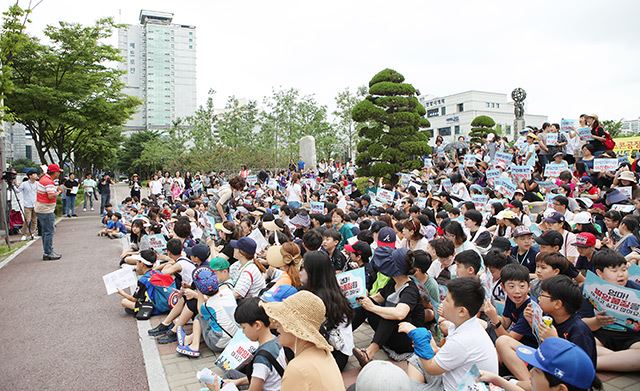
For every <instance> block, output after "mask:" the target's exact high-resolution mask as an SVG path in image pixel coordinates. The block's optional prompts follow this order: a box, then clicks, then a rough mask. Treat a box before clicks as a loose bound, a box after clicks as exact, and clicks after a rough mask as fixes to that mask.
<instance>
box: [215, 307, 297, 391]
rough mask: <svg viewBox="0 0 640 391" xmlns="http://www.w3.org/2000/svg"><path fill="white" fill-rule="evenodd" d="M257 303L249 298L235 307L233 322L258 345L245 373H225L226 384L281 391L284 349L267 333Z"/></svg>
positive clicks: (265, 319) (266, 319)
mask: <svg viewBox="0 0 640 391" xmlns="http://www.w3.org/2000/svg"><path fill="white" fill-rule="evenodd" d="M259 303H260V299H259V298H257V297H252V298H248V299H244V300H242V301H241V302H240V304H239V305H238V308H237V309H236V312H235V315H234V318H235V321H236V322H237V323H238V324H240V327H241V328H242V331H243V332H244V334H245V335H246V336H247V338H249V339H250V340H252V341H258V343H259V344H260V345H259V346H258V349H257V350H256V352H255V353H254V354H253V359H252V360H251V362H249V363H248V364H247V366H248V368H247V370H246V371H245V372H248V374H247V375H245V373H242V372H240V371H237V370H231V371H227V372H226V373H225V380H224V382H225V383H234V384H235V385H236V387H241V386H243V385H247V384H248V385H249V389H250V390H251V391H261V390H264V391H277V390H280V384H281V382H282V375H283V374H284V368H285V367H286V366H287V362H286V358H285V355H284V349H283V348H282V346H281V345H280V342H279V341H278V339H277V338H276V337H275V336H274V335H273V334H272V333H271V330H270V329H269V325H270V320H269V316H267V314H266V312H264V309H263V308H262V307H261V306H260V305H259ZM208 387H209V389H211V390H213V389H214V388H213V386H209V385H208Z"/></svg>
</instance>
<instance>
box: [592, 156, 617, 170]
mask: <svg viewBox="0 0 640 391" xmlns="http://www.w3.org/2000/svg"><path fill="white" fill-rule="evenodd" d="M619 164H620V162H619V161H618V159H617V158H616V159H593V171H595V172H609V171H615V170H617V169H618V165H619Z"/></svg>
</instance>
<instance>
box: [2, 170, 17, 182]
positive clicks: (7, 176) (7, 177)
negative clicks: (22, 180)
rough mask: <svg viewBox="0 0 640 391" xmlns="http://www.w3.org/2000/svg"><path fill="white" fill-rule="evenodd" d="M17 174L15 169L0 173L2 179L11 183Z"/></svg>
mask: <svg viewBox="0 0 640 391" xmlns="http://www.w3.org/2000/svg"><path fill="white" fill-rule="evenodd" d="M17 175H18V173H17V172H15V171H4V172H3V173H2V180H3V181H6V182H7V183H12V182H13V181H15V180H16V176H17Z"/></svg>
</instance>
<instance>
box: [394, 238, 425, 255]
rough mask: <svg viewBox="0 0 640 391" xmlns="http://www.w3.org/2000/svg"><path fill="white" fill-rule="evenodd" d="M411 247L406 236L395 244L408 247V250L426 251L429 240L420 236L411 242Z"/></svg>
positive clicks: (398, 246) (399, 246)
mask: <svg viewBox="0 0 640 391" xmlns="http://www.w3.org/2000/svg"><path fill="white" fill-rule="evenodd" d="M412 244H413V247H411V245H410V244H409V240H408V239H407V238H404V239H402V240H401V241H400V242H399V243H397V244H396V248H408V249H409V250H412V251H416V250H422V251H424V252H426V251H427V247H428V246H429V241H428V240H427V238H422V239H420V240H418V241H417V242H412Z"/></svg>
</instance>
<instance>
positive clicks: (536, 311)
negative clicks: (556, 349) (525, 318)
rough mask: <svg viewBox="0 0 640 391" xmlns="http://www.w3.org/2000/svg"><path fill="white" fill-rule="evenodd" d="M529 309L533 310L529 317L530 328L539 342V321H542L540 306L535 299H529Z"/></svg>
mask: <svg viewBox="0 0 640 391" xmlns="http://www.w3.org/2000/svg"><path fill="white" fill-rule="evenodd" d="M530 303H531V309H532V310H533V316H532V317H531V329H532V330H533V335H534V336H535V337H536V339H537V340H538V342H540V327H539V325H540V323H542V316H543V312H542V308H540V305H539V304H538V303H536V302H535V301H533V300H531V301H530Z"/></svg>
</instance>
